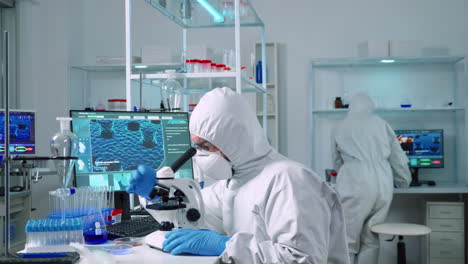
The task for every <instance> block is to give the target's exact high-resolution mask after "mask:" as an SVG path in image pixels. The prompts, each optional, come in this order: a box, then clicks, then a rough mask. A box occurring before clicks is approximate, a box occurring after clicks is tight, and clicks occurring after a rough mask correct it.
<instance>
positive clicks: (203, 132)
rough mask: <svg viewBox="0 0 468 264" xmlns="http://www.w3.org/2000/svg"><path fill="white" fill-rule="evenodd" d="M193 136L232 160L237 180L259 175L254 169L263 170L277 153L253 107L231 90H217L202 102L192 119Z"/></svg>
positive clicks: (206, 96)
mask: <svg viewBox="0 0 468 264" xmlns="http://www.w3.org/2000/svg"><path fill="white" fill-rule="evenodd" d="M190 133H191V134H194V135H197V136H199V137H201V138H203V139H205V140H207V141H209V142H210V143H212V144H214V145H215V146H216V147H218V148H219V149H220V150H221V151H222V152H223V153H224V154H225V155H226V156H227V157H228V158H229V160H230V161H231V163H232V165H233V169H234V175H233V179H238V180H240V179H242V178H243V177H247V175H256V173H253V171H252V170H259V169H261V167H262V166H261V164H262V163H263V162H264V158H265V157H266V156H267V155H268V154H269V153H270V152H271V151H272V150H273V149H272V147H271V146H270V145H269V144H268V141H267V139H266V137H265V135H264V133H263V129H262V128H261V126H260V124H259V122H258V120H257V116H256V114H255V112H254V111H253V109H252V107H251V106H250V105H248V103H247V102H246V101H245V100H244V99H243V98H242V96H241V95H240V94H237V93H236V92H234V91H233V90H231V89H230V88H227V87H223V88H216V89H214V90H212V91H210V92H208V93H206V94H205V95H204V96H203V97H202V98H201V99H200V102H199V103H198V105H197V107H195V109H194V111H193V113H192V116H191V117H190ZM247 172H248V174H247ZM242 180H243V181H244V180H248V179H242Z"/></svg>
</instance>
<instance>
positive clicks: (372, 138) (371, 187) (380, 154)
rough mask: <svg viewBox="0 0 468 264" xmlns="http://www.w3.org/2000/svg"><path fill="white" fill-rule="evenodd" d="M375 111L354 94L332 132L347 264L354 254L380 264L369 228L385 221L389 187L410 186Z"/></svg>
mask: <svg viewBox="0 0 468 264" xmlns="http://www.w3.org/2000/svg"><path fill="white" fill-rule="evenodd" d="M373 110H374V105H373V103H372V101H371V99H370V98H369V97H368V96H367V95H365V94H362V93H360V94H356V95H355V96H354V97H353V98H352V100H351V102H350V109H349V113H348V116H347V117H346V118H345V119H344V120H343V121H342V122H341V123H340V124H339V125H338V126H337V127H336V129H335V137H334V144H333V145H334V151H333V160H334V163H335V164H334V166H335V169H337V170H338V178H337V181H336V189H337V191H338V193H339V194H340V196H341V201H342V203H343V209H344V212H345V222H346V233H347V238H348V246H349V252H350V259H351V263H353V262H354V257H355V255H357V263H369V264H375V263H377V262H378V253H379V239H378V236H377V235H376V234H374V233H372V232H371V230H370V228H371V227H372V226H373V225H376V224H379V223H382V222H383V221H384V220H385V218H386V216H387V213H388V209H389V207H390V203H391V201H392V197H393V185H394V184H395V185H396V186H397V187H408V184H409V182H410V179H411V174H410V171H409V167H408V158H407V157H406V155H405V154H404V152H403V150H402V149H401V147H400V144H399V143H398V140H397V138H396V135H395V132H394V131H393V130H392V128H391V127H390V126H389V125H388V124H387V122H385V121H384V120H383V119H381V118H379V117H377V116H375V115H373V114H372V112H373ZM392 171H393V173H392Z"/></svg>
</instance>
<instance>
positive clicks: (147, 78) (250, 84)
mask: <svg viewBox="0 0 468 264" xmlns="http://www.w3.org/2000/svg"><path fill="white" fill-rule="evenodd" d="M236 76H237V73H236V72H199V73H176V74H175V77H176V78H177V79H185V78H186V79H199V78H208V79H210V78H236ZM168 77H169V75H168V74H167V73H150V74H143V75H142V79H143V82H144V83H145V84H149V85H152V84H153V83H152V80H163V79H167V78H168ZM131 79H132V80H139V79H140V74H132V75H131ZM242 81H243V83H244V84H245V85H243V86H242V87H243V88H242V92H247V93H258V92H260V93H264V92H266V90H265V89H264V88H263V86H262V85H260V84H258V83H255V82H254V81H253V80H250V79H248V78H246V77H242ZM208 91H210V89H186V90H185V91H184V93H186V94H194V93H206V92H208Z"/></svg>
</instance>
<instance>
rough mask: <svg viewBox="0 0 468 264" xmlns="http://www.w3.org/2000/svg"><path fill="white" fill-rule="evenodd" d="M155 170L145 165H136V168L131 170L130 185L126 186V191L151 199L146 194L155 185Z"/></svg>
mask: <svg viewBox="0 0 468 264" xmlns="http://www.w3.org/2000/svg"><path fill="white" fill-rule="evenodd" d="M156 182H157V181H156V171H155V170H154V169H153V168H151V167H148V166H145V165H138V167H137V169H136V170H133V171H132V174H131V177H130V185H129V186H128V187H127V192H128V193H136V194H138V195H140V196H142V197H145V198H146V199H147V200H151V199H150V198H149V197H148V195H149V194H150V193H151V190H153V187H154V186H155V185H156Z"/></svg>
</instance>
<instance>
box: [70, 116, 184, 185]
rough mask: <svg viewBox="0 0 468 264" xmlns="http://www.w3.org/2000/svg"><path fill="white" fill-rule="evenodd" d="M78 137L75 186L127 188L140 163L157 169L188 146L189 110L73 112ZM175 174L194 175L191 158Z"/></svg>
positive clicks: (175, 157) (168, 163)
mask: <svg viewBox="0 0 468 264" xmlns="http://www.w3.org/2000/svg"><path fill="white" fill-rule="evenodd" d="M71 117H72V126H71V127H72V130H73V133H75V134H76V135H77V136H78V138H79V150H78V160H77V162H76V165H75V183H76V186H78V187H80V186H102V185H106V186H113V187H114V189H115V190H125V188H126V187H127V186H128V184H129V179H130V173H131V171H132V170H134V169H136V168H137V166H138V165H147V166H150V167H152V168H154V169H155V170H157V169H159V168H162V167H164V166H169V165H171V164H172V163H173V162H174V161H175V160H177V158H179V157H180V155H182V154H183V153H184V152H185V151H186V150H187V149H188V148H189V147H190V146H191V141H190V133H189V128H188V114H187V113H183V112H174V113H165V112H113V111H102V112H101V111H97V112H91V111H77V110H76V111H75V110H73V111H71ZM175 176H176V178H190V179H192V178H193V171H192V163H191V162H187V163H186V164H184V165H183V166H182V168H180V169H179V170H178V171H177V173H176V175H175Z"/></svg>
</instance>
